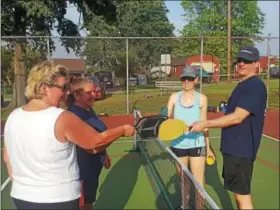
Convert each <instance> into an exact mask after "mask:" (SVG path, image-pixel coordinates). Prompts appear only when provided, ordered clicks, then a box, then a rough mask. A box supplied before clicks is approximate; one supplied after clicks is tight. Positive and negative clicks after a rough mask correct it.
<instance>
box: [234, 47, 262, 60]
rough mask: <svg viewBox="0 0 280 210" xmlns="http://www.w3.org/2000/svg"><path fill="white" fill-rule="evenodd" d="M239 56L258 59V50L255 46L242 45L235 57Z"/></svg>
mask: <svg viewBox="0 0 280 210" xmlns="http://www.w3.org/2000/svg"><path fill="white" fill-rule="evenodd" d="M238 58H241V59H244V60H247V61H258V60H259V58H260V52H259V50H258V49H257V48H255V47H242V48H241V49H240V51H239V53H238V55H237V59H238Z"/></svg>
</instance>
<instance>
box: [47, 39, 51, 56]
mask: <svg viewBox="0 0 280 210" xmlns="http://www.w3.org/2000/svg"><path fill="white" fill-rule="evenodd" d="M47 48H48V49H47V50H48V55H47V56H48V61H50V60H51V55H50V38H49V37H48V38H47Z"/></svg>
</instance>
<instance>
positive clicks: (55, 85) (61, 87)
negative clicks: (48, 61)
mask: <svg viewBox="0 0 280 210" xmlns="http://www.w3.org/2000/svg"><path fill="white" fill-rule="evenodd" d="M48 86H49V87H56V88H59V89H61V90H62V91H63V92H66V91H67V90H68V89H69V87H68V84H66V83H65V84H64V85H62V86H60V85H57V84H48Z"/></svg>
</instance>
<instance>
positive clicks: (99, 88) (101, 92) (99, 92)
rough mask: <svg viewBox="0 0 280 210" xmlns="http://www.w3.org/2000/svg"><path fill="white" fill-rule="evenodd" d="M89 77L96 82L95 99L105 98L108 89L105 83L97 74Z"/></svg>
mask: <svg viewBox="0 0 280 210" xmlns="http://www.w3.org/2000/svg"><path fill="white" fill-rule="evenodd" d="M89 79H91V80H92V81H93V84H94V95H95V97H94V99H96V100H100V99H103V98H104V97H105V89H106V88H105V85H104V83H103V82H101V81H100V80H99V78H98V77H96V76H91V77H89Z"/></svg>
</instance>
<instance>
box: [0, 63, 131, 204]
mask: <svg viewBox="0 0 280 210" xmlns="http://www.w3.org/2000/svg"><path fill="white" fill-rule="evenodd" d="M67 76H68V71H67V69H66V68H65V67H63V66H60V65H54V64H53V63H51V62H49V61H44V62H42V63H40V64H38V65H36V66H34V67H33V68H32V69H31V71H30V73H29V75H28V79H27V87H26V92H25V94H26V97H27V98H28V100H29V102H28V103H27V104H26V105H24V106H22V107H19V108H17V109H15V110H14V111H13V112H12V113H11V114H10V115H9V117H8V119H7V122H6V125H5V129H4V137H5V140H4V141H5V148H4V160H5V162H6V164H7V167H8V168H9V169H10V170H9V176H10V177H11V179H12V180H13V181H12V189H11V197H12V198H13V200H14V203H15V206H16V208H17V209H79V197H80V181H79V168H78V164H77V159H76V145H78V146H80V147H81V148H84V149H88V150H93V151H95V152H98V151H101V150H104V148H106V147H108V146H109V145H110V144H111V143H112V142H113V141H115V140H116V139H117V138H119V137H121V136H131V135H133V134H134V132H135V131H134V128H133V127H132V126H130V125H124V126H120V127H117V128H114V129H111V130H107V131H105V132H102V133H99V132H97V131H96V130H95V129H94V128H92V127H91V126H89V125H87V124H86V123H84V122H83V121H82V120H81V119H79V118H78V117H77V116H76V115H74V114H73V113H71V112H68V111H66V110H63V109H61V108H58V107H59V105H60V101H61V99H62V98H63V97H64V94H65V93H66V92H67V91H68V90H67Z"/></svg>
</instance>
